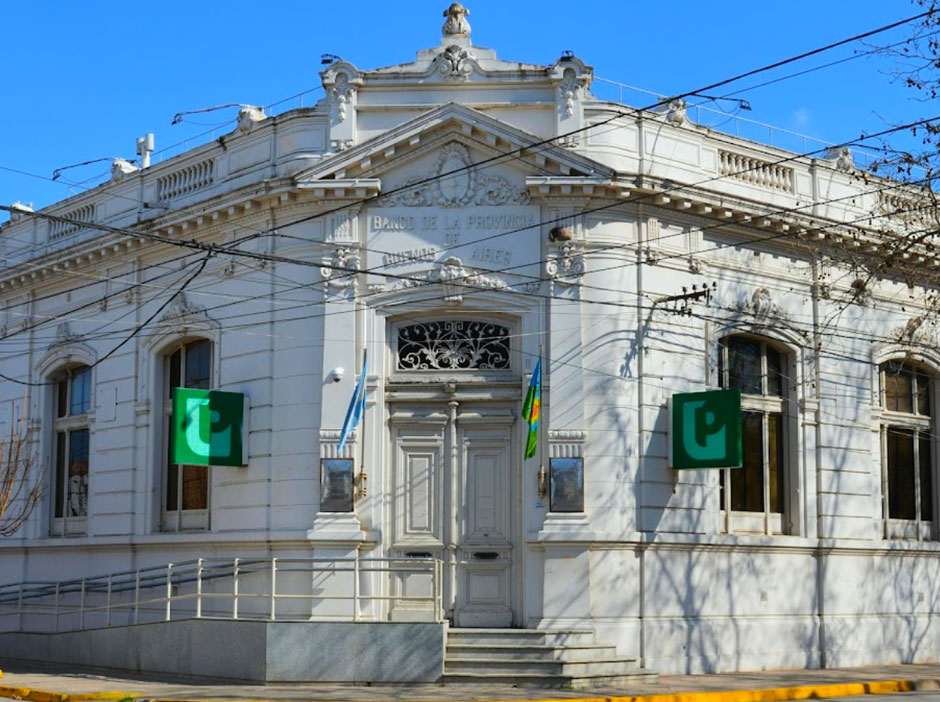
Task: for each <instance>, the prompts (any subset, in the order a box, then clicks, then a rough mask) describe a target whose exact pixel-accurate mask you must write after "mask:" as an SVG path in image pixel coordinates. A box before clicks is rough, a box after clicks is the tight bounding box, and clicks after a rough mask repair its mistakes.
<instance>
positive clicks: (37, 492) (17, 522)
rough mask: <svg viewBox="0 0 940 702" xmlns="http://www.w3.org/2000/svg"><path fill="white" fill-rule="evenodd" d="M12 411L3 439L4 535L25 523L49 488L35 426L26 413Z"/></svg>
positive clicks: (0, 500) (0, 492)
mask: <svg viewBox="0 0 940 702" xmlns="http://www.w3.org/2000/svg"><path fill="white" fill-rule="evenodd" d="M15 409H16V408H15V406H14V407H13V411H12V412H11V415H10V429H9V432H8V434H7V436H5V437H4V438H3V439H0V537H2V536H12V535H13V534H14V533H16V531H17V530H18V529H19V528H20V527H21V526H23V524H24V523H25V522H26V520H27V519H29V515H30V514H31V513H32V511H33V510H34V509H35V508H36V505H38V504H39V501H40V500H41V499H42V496H43V494H44V492H45V481H44V480H43V479H42V478H43V476H42V475H41V473H42V470H41V469H40V467H39V463H38V461H36V459H35V456H34V454H33V442H32V433H33V432H32V429H31V428H30V426H29V423H28V421H27V420H26V419H25V418H24V417H19V418H17V417H16V416H15V414H14V413H15Z"/></svg>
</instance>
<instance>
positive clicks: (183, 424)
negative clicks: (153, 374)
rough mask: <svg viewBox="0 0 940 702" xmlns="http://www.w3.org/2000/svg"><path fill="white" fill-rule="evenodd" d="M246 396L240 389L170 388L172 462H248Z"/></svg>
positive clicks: (237, 464) (213, 464) (201, 463)
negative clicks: (171, 389) (236, 390)
mask: <svg viewBox="0 0 940 702" xmlns="http://www.w3.org/2000/svg"><path fill="white" fill-rule="evenodd" d="M247 437H248V398H247V397H246V396H245V395H243V394H242V393H240V392H220V391H218V390H193V389H190V388H173V416H172V441H171V442H170V454H171V458H170V460H171V461H172V462H173V463H183V464H186V465H200V466H244V465H247V464H248V446H247V444H248V442H247Z"/></svg>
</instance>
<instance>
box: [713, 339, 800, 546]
mask: <svg viewBox="0 0 940 702" xmlns="http://www.w3.org/2000/svg"><path fill="white" fill-rule="evenodd" d="M786 368H787V356H786V354H784V353H782V352H781V351H780V350H778V349H777V348H775V347H774V346H773V345H771V344H769V343H767V342H766V341H764V340H762V339H759V338H755V337H748V336H731V337H728V338H726V339H724V340H723V341H722V344H721V349H720V356H719V370H718V373H719V377H720V382H721V386H722V387H723V388H728V389H732V390H733V389H738V390H740V391H741V444H742V446H741V448H742V449H743V465H742V467H741V468H725V469H722V471H721V473H720V478H719V480H720V484H721V492H720V495H721V497H720V499H721V510H722V519H723V523H724V527H725V530H726V531H729V532H731V531H734V532H751V533H760V534H782V533H784V532H785V531H786V526H787V524H786V520H785V518H784V515H785V514H786V510H787V499H788V495H787V479H786V476H787V453H788V452H787V450H786V444H787V434H788V432H787V421H786V417H787V394H788V391H787V389H788V385H789V384H788V383H787V375H788V373H787V370H786Z"/></svg>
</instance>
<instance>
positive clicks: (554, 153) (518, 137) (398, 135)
mask: <svg viewBox="0 0 940 702" xmlns="http://www.w3.org/2000/svg"><path fill="white" fill-rule="evenodd" d="M452 142H457V143H459V144H462V145H463V146H464V147H465V148H466V149H467V150H468V153H469V152H472V153H473V154H474V159H473V163H474V164H479V165H480V166H481V167H482V166H485V165H488V164H491V163H495V162H497V161H499V162H502V163H512V164H513V165H514V166H516V167H517V168H520V169H522V170H524V171H526V172H527V173H531V174H533V175H540V176H559V177H580V178H586V179H591V180H595V179H596V180H597V181H598V182H605V181H609V180H611V179H612V178H614V172H613V170H612V169H610V168H609V167H607V166H604V165H603V164H600V163H598V162H596V161H593V160H591V159H589V158H586V157H584V156H581V155H579V154H576V153H574V152H572V151H570V150H568V149H565V148H564V147H562V146H559V145H557V144H554V143H551V142H548V143H546V142H545V140H544V139H542V138H541V137H538V136H536V135H534V134H531V133H529V132H525V131H523V130H521V129H518V128H517V127H513V126H510V125H508V124H506V123H505V122H502V121H500V120H497V119H494V118H493V117H490V116H489V115H486V114H484V113H482V112H479V111H477V110H474V109H472V108H469V107H465V106H463V105H458V104H456V103H448V104H447V105H443V106H441V107H438V108H436V109H433V110H431V111H429V112H426V113H425V114H423V115H421V116H419V117H417V118H415V119H413V120H411V121H409V122H406V123H404V124H401V125H398V126H397V127H395V128H393V129H390V130H389V131H387V132H385V133H384V134H381V135H379V136H377V137H374V138H372V139H370V140H368V141H366V142H363V143H362V144H358V145H356V146H354V147H351V148H348V149H346V150H344V151H342V152H340V153H338V154H336V155H334V156H332V157H329V158H327V159H325V160H323V161H322V162H321V163H319V164H317V165H316V166H313V167H312V168H308V169H305V170H303V171H301V172H299V173H297V174H296V175H295V176H294V182H295V183H297V185H298V186H301V187H311V186H313V185H315V184H316V183H323V182H325V181H330V180H339V181H356V180H366V179H376V178H381V177H382V175H383V174H385V173H387V172H388V171H390V170H393V169H400V168H402V167H403V166H404V165H405V164H407V163H408V162H410V161H413V160H414V159H418V158H421V157H422V156H425V155H427V154H428V152H429V151H432V150H435V149H440V148H441V147H443V146H444V145H446V144H448V143H452ZM467 165H469V164H467Z"/></svg>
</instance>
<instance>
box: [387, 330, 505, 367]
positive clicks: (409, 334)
mask: <svg viewBox="0 0 940 702" xmlns="http://www.w3.org/2000/svg"><path fill="white" fill-rule="evenodd" d="M509 337H510V333H509V327H504V326H502V325H500V324H494V323H492V322H477V321H472V320H448V321H434V322H421V323H418V324H409V325H408V326H403V327H400V328H399V330H398V358H397V369H398V370H400V371H441V370H445V371H458V370H480V371H487V370H509V368H510V357H509Z"/></svg>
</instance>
